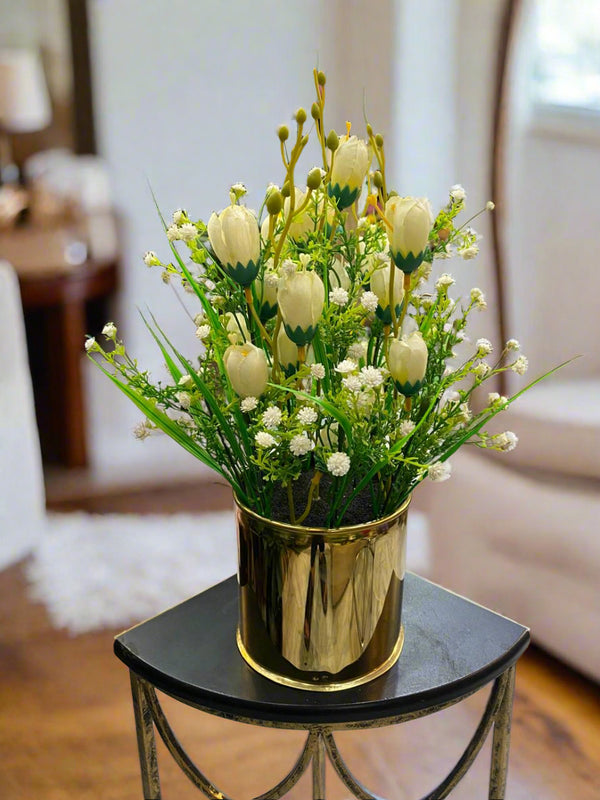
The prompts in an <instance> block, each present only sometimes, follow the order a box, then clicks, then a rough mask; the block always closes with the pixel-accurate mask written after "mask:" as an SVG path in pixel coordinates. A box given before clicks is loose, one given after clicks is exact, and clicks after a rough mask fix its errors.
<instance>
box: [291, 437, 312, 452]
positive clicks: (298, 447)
mask: <svg viewBox="0 0 600 800" xmlns="http://www.w3.org/2000/svg"><path fill="white" fill-rule="evenodd" d="M314 449H315V443H314V442H313V441H311V440H310V439H309V438H308V436H307V435H306V433H298V434H297V435H296V436H293V437H292V440H291V441H290V450H291V451H292V453H293V454H294V455H295V456H305V455H306V454H307V453H310V451H311V450H314Z"/></svg>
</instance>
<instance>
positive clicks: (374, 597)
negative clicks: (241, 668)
mask: <svg viewBox="0 0 600 800" xmlns="http://www.w3.org/2000/svg"><path fill="white" fill-rule="evenodd" d="M409 501H410V499H409V500H407V501H406V502H405V503H404V504H403V506H402V507H401V508H399V509H398V510H397V511H396V512H395V513H394V514H391V515H390V516H388V517H385V518H384V519H381V520H377V521H376V522H369V523H365V524H364V525H353V526H351V527H346V528H336V529H332V530H328V529H326V528H303V527H296V526H293V525H287V524H285V523H281V522H274V521H272V520H269V519H265V518H264V517H261V516H259V515H258V514H255V513H254V512H253V511H250V510H249V509H247V508H245V507H243V506H242V505H240V504H239V503H238V504H236V515H237V528H238V554H239V571H238V579H239V601H240V624H239V628H238V632H237V642H238V647H239V650H240V652H241V654H242V656H243V657H244V659H245V660H246V661H247V662H248V664H250V666H251V667H253V669H255V670H256V671H257V672H260V673H261V675H264V676H265V677H267V678H270V679H271V680H273V681H276V682H278V683H283V684H285V685H287V686H294V687H297V688H302V689H309V690H315V691H334V690H337V689H346V688H349V687H352V686H358V685H360V684H361V683H366V682H367V681H369V680H372V679H373V678H375V677H377V676H378V675H381V674H382V673H383V672H385V671H386V670H388V669H389V668H390V667H391V666H392V665H393V664H394V663H395V662H396V660H397V659H398V656H399V655H400V651H401V650H402V643H403V640H404V632H403V629H402V620H401V609H402V589H403V583H404V570H405V553H406V518H407V512H408V504H409Z"/></svg>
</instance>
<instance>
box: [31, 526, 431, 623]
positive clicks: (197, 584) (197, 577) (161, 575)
mask: <svg viewBox="0 0 600 800" xmlns="http://www.w3.org/2000/svg"><path fill="white" fill-rule="evenodd" d="M47 528H48V529H47V531H46V533H45V534H44V536H43V538H42V542H41V543H40V545H39V546H38V547H37V549H36V550H35V551H34V553H33V555H32V558H31V560H30V561H29V563H28V566H27V576H28V578H29V581H30V585H31V596H32V598H33V599H34V600H37V601H40V602H42V603H44V604H45V605H46V607H47V609H48V613H49V614H50V617H51V619H52V622H53V624H54V625H55V626H56V627H57V628H65V629H67V630H68V631H69V632H70V633H72V634H79V633H85V632H86V631H92V630H98V629H101V628H125V627H127V626H129V625H132V624H135V623H137V622H140V621H142V620H143V619H147V618H148V617H152V616H154V615H156V614H158V613H160V612H161V611H164V609H166V608H169V607H171V606H173V605H176V604H177V603H180V602H181V601H183V600H185V599H187V598H188V597H191V596H192V595H195V594H198V593H199V592H201V591H202V590H203V589H207V588H208V587H209V586H212V585H213V584H215V583H218V582H219V581H221V580H223V579H225V578H228V577H229V576H230V575H233V574H234V572H235V571H236V569H237V549H236V548H237V544H236V537H235V525H234V516H233V512H221V513H212V514H201V515H191V514H175V515H169V516H138V515H134V514H103V515H93V514H85V513H75V514H51V515H49V517H48V526H47ZM426 528H427V526H426V520H425V517H424V516H423V515H422V514H420V513H419V512H416V511H411V513H410V515H409V532H408V554H407V563H408V568H409V569H412V570H414V571H416V572H421V573H423V572H426V569H427V563H428V546H427V530H426Z"/></svg>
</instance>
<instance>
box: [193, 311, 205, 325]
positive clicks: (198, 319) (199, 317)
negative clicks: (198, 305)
mask: <svg viewBox="0 0 600 800" xmlns="http://www.w3.org/2000/svg"><path fill="white" fill-rule="evenodd" d="M205 322H206V316H205V314H204V311H201V312H200V313H199V314H196V316H195V317H194V325H204V323H205Z"/></svg>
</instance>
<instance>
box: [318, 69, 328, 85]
mask: <svg viewBox="0 0 600 800" xmlns="http://www.w3.org/2000/svg"><path fill="white" fill-rule="evenodd" d="M326 81H327V78H326V77H325V73H324V72H321V71H319V72H317V83H318V84H319V86H325V83H326Z"/></svg>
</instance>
